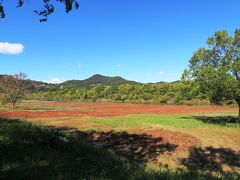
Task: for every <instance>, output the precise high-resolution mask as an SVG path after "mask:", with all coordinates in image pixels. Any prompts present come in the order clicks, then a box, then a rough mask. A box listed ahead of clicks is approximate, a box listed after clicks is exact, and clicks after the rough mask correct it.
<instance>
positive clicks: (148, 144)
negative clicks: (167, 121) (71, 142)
mask: <svg viewBox="0 0 240 180" xmlns="http://www.w3.org/2000/svg"><path fill="white" fill-rule="evenodd" d="M77 134H78V137H79V139H82V138H83V137H85V138H87V139H88V140H89V142H90V143H94V144H96V145H99V146H101V147H103V148H104V149H108V150H110V151H111V152H114V153H116V154H118V155H122V156H124V157H126V158H128V159H130V160H134V161H139V162H141V163H147V162H149V161H155V160H157V159H156V158H157V157H158V156H159V155H161V154H163V153H165V152H171V151H174V150H175V149H176V147H177V145H174V144H170V143H166V142H164V141H163V139H162V138H154V137H152V136H151V135H147V134H128V133H127V132H115V131H109V132H97V131H86V132H81V131H77Z"/></svg>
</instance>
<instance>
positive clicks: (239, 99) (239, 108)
mask: <svg viewBox="0 0 240 180" xmlns="http://www.w3.org/2000/svg"><path fill="white" fill-rule="evenodd" d="M236 101H237V104H238V118H237V123H240V97H238V98H236Z"/></svg>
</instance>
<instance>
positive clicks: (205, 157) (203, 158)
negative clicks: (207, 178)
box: [181, 147, 240, 177]
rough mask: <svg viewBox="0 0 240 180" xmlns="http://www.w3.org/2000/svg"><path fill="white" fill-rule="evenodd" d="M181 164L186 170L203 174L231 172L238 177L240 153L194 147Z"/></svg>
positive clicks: (225, 149) (223, 149)
mask: <svg viewBox="0 0 240 180" xmlns="http://www.w3.org/2000/svg"><path fill="white" fill-rule="evenodd" d="M181 163H182V164H183V165H184V166H186V167H187V168H188V169H191V170H195V171H201V172H204V173H205V174H211V173H213V172H215V173H220V174H225V172H226V171H228V170H231V171H232V172H233V173H232V174H233V175H235V176H236V177H237V176H238V177H240V176H239V175H240V153H238V152H235V151H233V150H231V149H227V148H213V147H206V148H201V147H199V148H195V147H194V148H192V149H191V151H190V155H189V157H188V158H185V159H182V160H181Z"/></svg>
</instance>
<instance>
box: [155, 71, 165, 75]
mask: <svg viewBox="0 0 240 180" xmlns="http://www.w3.org/2000/svg"><path fill="white" fill-rule="evenodd" d="M157 74H158V75H164V74H165V72H163V71H159V72H157Z"/></svg>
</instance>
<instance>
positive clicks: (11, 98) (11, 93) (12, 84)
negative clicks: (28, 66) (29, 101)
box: [0, 75, 24, 109]
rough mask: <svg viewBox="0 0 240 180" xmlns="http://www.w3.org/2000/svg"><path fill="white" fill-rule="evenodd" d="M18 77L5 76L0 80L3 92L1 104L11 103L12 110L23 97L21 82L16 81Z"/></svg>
mask: <svg viewBox="0 0 240 180" xmlns="http://www.w3.org/2000/svg"><path fill="white" fill-rule="evenodd" d="M18 77H20V76H19V75H16V77H15V76H9V75H6V76H4V77H3V78H2V79H1V82H0V87H1V89H2V92H3V97H2V99H1V101H2V102H3V103H11V105H12V108H13V109H14V108H15V104H16V103H17V101H18V100H19V99H21V98H22V97H23V95H24V90H23V87H22V85H21V80H22V79H21V80H19V79H17V78H18Z"/></svg>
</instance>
